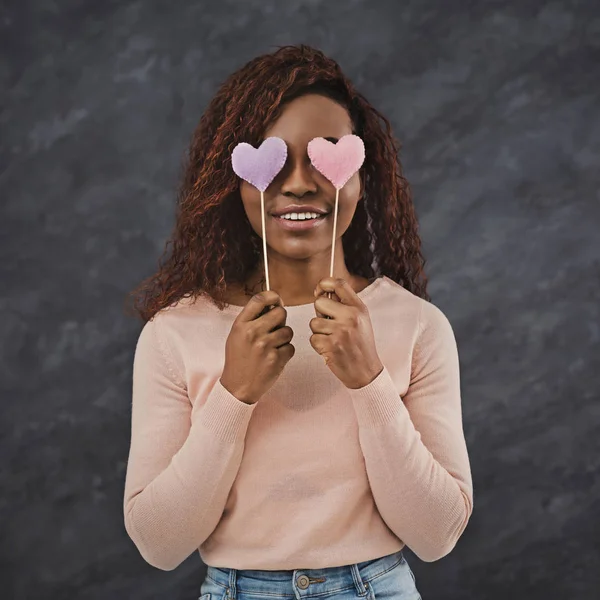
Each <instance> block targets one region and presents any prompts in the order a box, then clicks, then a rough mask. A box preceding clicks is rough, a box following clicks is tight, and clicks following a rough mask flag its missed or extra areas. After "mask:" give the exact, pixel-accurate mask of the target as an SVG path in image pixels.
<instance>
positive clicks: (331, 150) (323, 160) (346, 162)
mask: <svg viewBox="0 0 600 600" xmlns="http://www.w3.org/2000/svg"><path fill="white" fill-rule="evenodd" d="M308 156H309V158H310V161H311V162H312V164H313V165H314V167H315V169H317V171H319V173H321V174H322V175H324V176H325V177H326V178H327V179H329V181H331V183H333V185H334V186H335V188H336V189H338V190H339V189H341V188H343V187H344V185H345V184H346V182H347V181H348V180H349V179H350V177H352V175H354V173H356V171H358V170H359V169H360V167H361V166H362V164H363V162H364V160H365V145H364V143H363V141H362V139H361V138H360V137H358V136H357V135H354V134H352V133H351V134H348V135H345V136H343V137H341V138H340V139H339V140H338V142H337V144H334V143H332V142H330V141H329V140H326V139H325V138H322V137H317V138H315V139H313V140H311V141H310V142H309V143H308Z"/></svg>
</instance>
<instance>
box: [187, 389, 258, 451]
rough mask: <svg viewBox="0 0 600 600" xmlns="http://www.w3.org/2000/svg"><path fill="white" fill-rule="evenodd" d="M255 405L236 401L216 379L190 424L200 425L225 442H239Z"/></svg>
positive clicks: (243, 436) (243, 435)
mask: <svg viewBox="0 0 600 600" xmlns="http://www.w3.org/2000/svg"><path fill="white" fill-rule="evenodd" d="M255 408H256V403H255V404H246V403H245V402H242V401H241V400H238V399H237V398H236V397H235V396H234V395H233V394H232V393H231V392H229V390H227V388H225V387H224V386H223V384H222V383H221V379H220V378H219V379H217V382H216V384H215V386H214V387H213V389H212V391H211V392H210V394H209V395H208V397H207V399H206V402H205V403H204V404H203V405H202V406H200V407H198V410H197V411H194V412H195V414H193V415H192V424H196V423H201V424H202V425H203V426H204V427H205V428H206V429H208V430H209V431H212V432H213V433H214V434H215V435H216V436H218V437H219V438H221V439H222V440H224V441H226V442H231V443H234V442H236V441H241V440H243V439H244V438H245V436H246V431H247V429H248V423H249V422H250V417H252V413H253V412H254V409H255Z"/></svg>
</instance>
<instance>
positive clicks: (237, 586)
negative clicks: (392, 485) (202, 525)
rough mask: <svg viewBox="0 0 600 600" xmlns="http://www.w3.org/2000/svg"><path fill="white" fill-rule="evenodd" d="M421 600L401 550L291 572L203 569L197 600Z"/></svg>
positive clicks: (208, 567) (219, 568)
mask: <svg viewBox="0 0 600 600" xmlns="http://www.w3.org/2000/svg"><path fill="white" fill-rule="evenodd" d="M279 598H281V599H285V598H289V599H290V600H296V599H297V598H315V599H318V600H326V599H327V598H335V599H336V600H337V599H339V600H358V599H359V598H361V599H363V600H421V595H420V594H419V592H418V591H417V588H416V582H415V576H414V575H413V572H412V571H411V569H410V567H409V566H408V563H407V562H406V560H405V558H404V555H403V554H402V550H398V552H394V553H393V554H389V555H388V556H382V557H381V558H376V559H375V560H367V561H364V562H361V563H356V564H352V565H345V566H343V567H328V568H325V569H296V570H293V571H258V570H238V569H224V568H221V567H211V566H207V572H206V578H205V580H204V582H203V583H202V585H201V587H200V597H199V598H198V600H277V599H279Z"/></svg>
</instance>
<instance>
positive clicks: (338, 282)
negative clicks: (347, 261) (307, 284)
mask: <svg viewBox="0 0 600 600" xmlns="http://www.w3.org/2000/svg"><path fill="white" fill-rule="evenodd" d="M317 289H319V290H323V292H325V293H327V292H333V293H334V294H335V295H336V296H337V297H338V298H339V300H340V302H341V303H342V304H346V305H347V306H357V307H360V308H362V307H363V302H362V300H361V299H360V298H359V297H358V296H357V294H356V292H355V291H354V290H353V289H352V286H351V285H350V283H349V282H348V281H346V280H345V279H342V278H341V277H325V278H324V279H322V280H321V281H319V283H318V284H317Z"/></svg>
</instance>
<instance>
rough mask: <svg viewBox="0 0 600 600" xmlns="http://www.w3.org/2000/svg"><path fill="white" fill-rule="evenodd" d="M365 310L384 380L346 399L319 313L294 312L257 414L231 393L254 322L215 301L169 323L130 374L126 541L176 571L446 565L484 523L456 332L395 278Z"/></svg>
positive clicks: (309, 309) (150, 336) (183, 306)
mask: <svg viewBox="0 0 600 600" xmlns="http://www.w3.org/2000/svg"><path fill="white" fill-rule="evenodd" d="M358 296H359V297H360V298H361V299H362V301H363V302H364V303H365V304H366V305H367V307H368V309H369V315H370V318H371V322H372V324H373V330H374V334H375V340H376V344H377V351H378V354H379V357H380V359H381V361H382V363H383V364H384V366H385V367H384V369H383V371H382V373H381V374H380V375H379V376H378V377H377V378H376V379H375V380H374V381H372V382H371V383H370V384H369V385H367V386H365V387H363V388H360V389H357V390H351V389H348V388H346V387H345V386H344V385H343V384H342V383H341V382H340V381H339V380H338V379H337V377H335V375H334V374H333V373H332V372H331V371H330V370H329V368H328V367H327V366H326V365H325V363H324V361H323V359H322V358H321V357H320V356H319V355H318V354H317V353H316V352H315V350H314V349H313V348H312V346H311V345H310V342H309V338H310V336H311V334H312V331H311V330H310V327H309V325H308V323H309V321H310V319H311V318H312V317H314V316H315V309H314V305H313V304H303V305H298V306H286V310H287V325H290V326H291V327H292V329H293V330H294V338H293V340H292V344H293V345H294V346H295V348H296V353H295V355H294V356H293V357H292V359H291V360H290V361H289V362H288V363H287V365H286V367H285V368H284V371H283V373H282V374H281V376H280V377H279V379H278V380H277V381H276V383H275V384H274V385H273V387H271V389H270V390H269V391H268V392H267V393H266V394H265V395H264V396H263V397H262V398H261V399H260V400H259V401H258V403H256V404H254V405H248V404H245V403H244V402H241V401H240V400H238V399H237V398H236V397H235V396H233V395H232V394H230V393H229V392H228V391H227V390H226V389H225V388H224V387H223V386H222V385H221V383H220V379H219V378H220V375H221V373H222V370H223V364H224V357H225V341H226V339H227V336H228V334H229V331H230V329H231V325H232V324H233V321H234V319H235V317H236V316H237V315H238V314H239V312H240V311H241V310H242V307H239V306H234V305H229V306H228V307H226V308H225V310H224V311H222V312H221V311H219V310H218V308H217V307H216V306H214V305H213V304H211V303H210V301H209V300H208V299H206V298H200V299H198V300H196V302H193V301H192V300H190V299H184V300H181V301H180V302H179V303H177V304H174V305H172V306H171V307H168V308H166V309H163V310H162V311H160V312H159V313H158V314H157V315H156V316H155V317H154V319H152V320H151V321H149V322H148V323H146V324H145V325H144V327H143V329H142V331H141V333H140V336H139V340H138V343H137V346H136V350H135V358H134V365H133V403H132V423H131V448H130V452H129V461H128V465H127V475H126V481H125V494H124V517H125V528H126V530H127V532H128V534H129V536H130V537H131V539H132V540H133V542H134V543H135V545H136V546H137V548H138V550H139V552H140V553H141V555H142V557H143V558H144V559H145V560H146V561H147V562H148V563H150V564H151V565H153V566H155V567H157V568H159V569H163V570H166V571H169V570H172V569H175V568H176V567H177V566H178V565H179V564H181V562H182V561H184V560H185V559H186V558H187V557H189V556H190V554H191V553H192V552H194V551H195V550H198V551H199V553H200V558H201V560H202V561H203V562H204V563H205V564H206V565H211V566H216V567H229V568H235V569H264V570H278V569H289V570H293V569H300V568H308V569H312V568H321V567H331V566H340V565H346V564H351V563H357V562H361V561H366V560H372V559H375V558H378V557H380V556H384V555H386V554H391V553H392V552H396V551H397V550H400V549H402V548H403V547H404V545H405V544H406V545H408V547H409V548H410V549H411V550H412V551H413V552H414V553H415V554H416V555H417V556H418V557H419V558H420V559H421V560H423V561H425V562H432V561H436V560H438V559H440V558H442V557H443V556H445V555H446V554H448V553H449V552H450V551H451V550H452V548H453V547H454V546H455V544H456V542H457V541H458V539H459V537H460V536H461V534H462V533H463V531H464V530H465V527H466V526H467V523H468V521H469V518H470V516H471V513H472V510H473V484H472V478H471V470H470V464H469V457H468V453H467V447H466V443H465V439H464V434H463V426H462V414H461V396H460V380H459V359H458V352H457V347H456V341H455V337H454V333H453V330H452V327H451V325H450V322H449V321H448V319H447V318H446V316H445V315H444V314H443V313H442V311H441V310H440V309H439V308H437V307H436V306H435V305H434V304H431V303H429V302H427V301H426V300H423V299H421V298H419V297H417V296H415V295H414V294H412V293H411V292H409V291H408V290H406V289H405V288H403V287H402V286H401V285H399V284H397V283H396V282H394V281H393V280H392V279H389V278H388V277H385V276H384V277H380V278H379V279H376V280H375V281H374V282H373V283H371V284H370V285H368V286H367V287H366V288H365V289H363V290H362V291H361V292H359V293H358Z"/></svg>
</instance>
